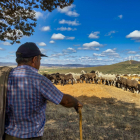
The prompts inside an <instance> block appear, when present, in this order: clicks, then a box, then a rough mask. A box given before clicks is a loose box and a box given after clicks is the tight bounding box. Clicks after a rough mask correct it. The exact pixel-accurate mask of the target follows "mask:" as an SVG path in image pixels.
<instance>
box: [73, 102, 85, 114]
mask: <svg viewBox="0 0 140 140" xmlns="http://www.w3.org/2000/svg"><path fill="white" fill-rule="evenodd" d="M82 107H83V104H82V103H81V102H80V101H78V103H77V105H76V106H75V107H74V108H75V110H76V112H77V113H79V108H81V109H82Z"/></svg>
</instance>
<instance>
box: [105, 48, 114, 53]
mask: <svg viewBox="0 0 140 140" xmlns="http://www.w3.org/2000/svg"><path fill="white" fill-rule="evenodd" d="M114 52H115V51H114V50H112V49H107V50H106V51H103V53H114Z"/></svg>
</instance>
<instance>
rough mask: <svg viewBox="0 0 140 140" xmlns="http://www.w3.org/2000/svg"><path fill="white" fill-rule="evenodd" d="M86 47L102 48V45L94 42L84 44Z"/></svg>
mask: <svg viewBox="0 0 140 140" xmlns="http://www.w3.org/2000/svg"><path fill="white" fill-rule="evenodd" d="M83 46H84V47H101V46H102V45H101V44H100V43H99V42H96V41H92V42H90V43H85V44H83Z"/></svg>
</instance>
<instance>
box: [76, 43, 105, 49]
mask: <svg viewBox="0 0 140 140" xmlns="http://www.w3.org/2000/svg"><path fill="white" fill-rule="evenodd" d="M102 46H103V45H102V44H100V43H99V42H96V41H92V42H90V43H85V44H83V48H82V47H80V48H78V50H97V51H98V50H99V48H96V47H102Z"/></svg>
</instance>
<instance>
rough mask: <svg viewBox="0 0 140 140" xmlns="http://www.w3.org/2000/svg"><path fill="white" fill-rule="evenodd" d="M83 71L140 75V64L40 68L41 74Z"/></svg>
mask: <svg viewBox="0 0 140 140" xmlns="http://www.w3.org/2000/svg"><path fill="white" fill-rule="evenodd" d="M81 70H85V71H87V72H90V71H92V70H95V71H96V70H99V71H100V72H103V73H111V74H140V63H139V62H137V61H132V62H131V64H130V62H129V61H126V62H121V63H117V64H113V65H105V66H99V67H88V68H59V67H57V68H45V67H43V68H40V71H39V73H40V74H43V73H48V74H51V73H56V72H59V73H68V72H74V73H81Z"/></svg>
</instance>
